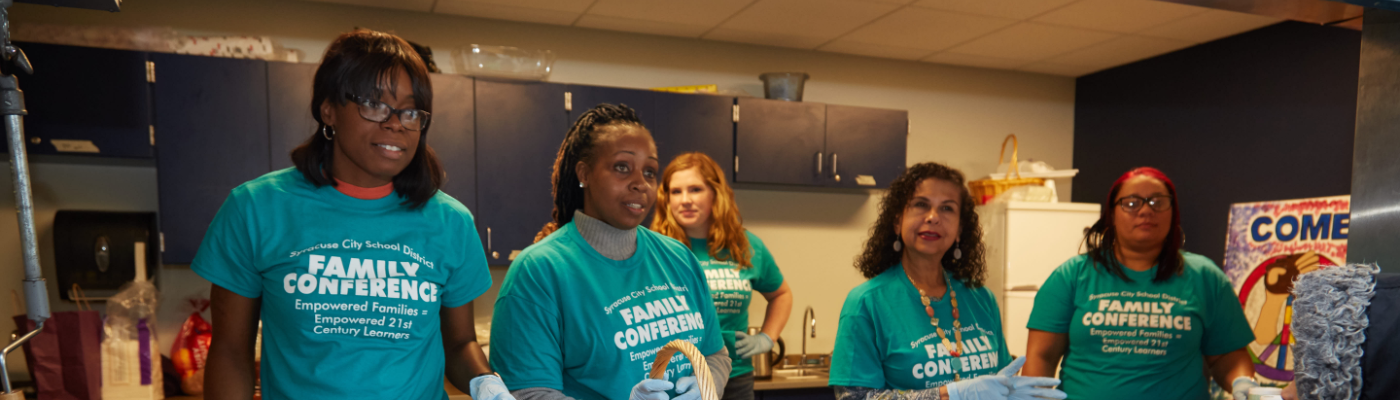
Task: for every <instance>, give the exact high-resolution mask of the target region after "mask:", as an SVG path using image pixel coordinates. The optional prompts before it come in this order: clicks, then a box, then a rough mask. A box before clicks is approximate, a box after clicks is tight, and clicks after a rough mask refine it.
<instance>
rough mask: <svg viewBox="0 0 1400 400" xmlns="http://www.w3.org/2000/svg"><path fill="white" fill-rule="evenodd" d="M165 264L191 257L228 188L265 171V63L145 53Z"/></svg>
mask: <svg viewBox="0 0 1400 400" xmlns="http://www.w3.org/2000/svg"><path fill="white" fill-rule="evenodd" d="M151 60H152V61H153V62H154V63H155V74H156V83H155V85H154V99H155V115H156V118H155V142H156V177H157V178H156V180H157V185H158V189H157V190H158V192H159V201H160V225H161V233H162V235H163V238H164V240H163V242H164V249H165V253H164V261H165V262H166V263H170V264H188V263H190V262H191V261H193V260H194V255H195V251H196V250H198V249H199V243H200V242H201V241H202V240H204V231H205V230H207V229H208V228H209V223H210V222H211V221H213V219H214V214H215V213H217V212H218V211H219V206H220V205H222V204H223V202H224V199H225V198H227V197H228V194H229V191H230V190H232V189H233V188H235V187H237V186H238V185H240V184H242V183H243V182H246V181H248V180H251V179H254V178H257V177H258V176H260V175H262V174H264V173H266V172H267V170H268V165H269V164H268V96H267V63H266V62H264V61H260V60H239V59H228V58H214V57H201V56H188V55H176V54H151Z"/></svg>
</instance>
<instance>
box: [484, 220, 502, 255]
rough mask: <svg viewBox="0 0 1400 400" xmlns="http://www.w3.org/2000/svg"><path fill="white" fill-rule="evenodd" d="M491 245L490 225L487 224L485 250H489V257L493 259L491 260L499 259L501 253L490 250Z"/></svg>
mask: <svg viewBox="0 0 1400 400" xmlns="http://www.w3.org/2000/svg"><path fill="white" fill-rule="evenodd" d="M491 247H492V246H491V227H489V226H488V227H486V251H490V252H491V259H493V260H499V259H501V253H497V252H494V251H491Z"/></svg>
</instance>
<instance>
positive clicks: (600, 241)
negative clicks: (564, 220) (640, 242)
mask: <svg viewBox="0 0 1400 400" xmlns="http://www.w3.org/2000/svg"><path fill="white" fill-rule="evenodd" d="M574 226H575V227H578V234H579V236H583V240H585V241H587V242H588V244H589V245H591V246H593V249H594V250H598V254H602V255H603V257H607V258H609V259H612V260H618V261H622V260H626V259H628V258H632V254H635V253H636V252H637V227H635V226H634V227H632V229H617V227H614V226H612V225H610V224H608V223H607V222H603V220H601V219H597V218H593V217H590V216H588V214H584V213H583V210H575V211H574Z"/></svg>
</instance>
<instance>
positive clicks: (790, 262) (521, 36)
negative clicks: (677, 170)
mask: <svg viewBox="0 0 1400 400" xmlns="http://www.w3.org/2000/svg"><path fill="white" fill-rule="evenodd" d="M123 8H124V11H122V12H120V13H115V14H113V13H106V12H96V11H84V10H72V9H62V8H53V7H47V6H34V5H27V4H18V5H15V6H14V7H13V9H12V11H11V13H10V15H11V17H12V18H13V20H14V21H16V22H18V23H23V22H43V23H56V24H81V25H112V26H168V27H173V28H175V29H177V30H181V31H184V32H200V33H212V34H225V33H226V34H246V35H265V36H272V37H273V38H275V39H277V40H278V41H279V42H281V43H282V44H283V45H285V46H287V47H292V48H299V49H302V50H303V51H304V52H305V54H306V55H307V56H308V58H310V59H313V60H314V59H319V56H320V54H321V53H322V52H323V51H324V48H325V46H326V44H327V43H328V42H329V41H330V39H332V38H333V37H334V36H335V35H336V34H337V33H339V32H342V31H345V30H348V29H350V28H352V27H356V26H360V27H368V28H373V29H380V30H387V31H393V32H395V33H397V34H399V35H402V36H404V37H405V38H408V39H409V40H413V41H416V42H419V43H422V44H426V45H429V46H432V47H433V48H434V49H436V50H435V53H436V54H437V56H436V57H437V60H438V63H439V64H440V65H443V66H444V67H446V68H445V69H450V68H451V62H450V60H449V59H448V56H449V51H448V50H449V49H451V48H453V47H457V46H463V45H467V44H473V43H477V44H495V45H510V46H518V47H526V48H536V49H551V50H553V51H554V52H555V53H556V54H557V55H558V61H557V62H556V63H555V72H554V75H553V76H552V77H551V78H550V80H551V81H556V82H568V83H582V84H595V85H609V86H621V87H634V88H645V87H655V86H673V85H695V84H717V85H719V86H720V89H722V90H731V91H744V92H747V93H751V94H754V95H757V96H762V87H761V86H760V82H759V81H758V79H757V77H758V74H760V73H763V72H772V71H806V72H808V73H809V74H811V76H812V80H811V81H809V82H808V83H807V87H806V100H808V101H815V102H824V103H831V104H847V105H858V106H868V107H881V108H894V109H905V110H909V119H910V123H911V130H910V133H909V150H908V161H909V163H911V164H913V163H918V162H924V161H937V162H942V163H946V164H949V165H951V166H953V167H956V168H960V169H962V170H963V171H964V172H966V173H967V175H968V176H969V178H970V179H976V178H980V177H983V176H985V175H986V174H987V173H988V172H991V171H992V170H993V169H994V168H995V162H996V158H995V152H996V151H997V147H998V146H999V145H1000V143H1001V139H1002V137H1003V136H1005V135H1006V134H1008V133H1015V134H1017V135H1018V136H1019V137H1020V140H1021V155H1022V157H1023V158H1033V159H1036V160H1042V161H1046V162H1048V163H1050V164H1051V165H1054V166H1056V167H1059V168H1069V167H1072V165H1071V160H1072V156H1073V155H1072V139H1073V117H1074V110H1073V108H1074V80H1073V79H1071V78H1064V77H1054V76H1047V75H1036V74H1027V73H1017V72H1004V71H995V70H984V69H975V68H962V67H951V66H942V65H935V64H927V63H919V62H906V61H895V60H884V59H876V58H867V57H859V56H848V55H841V54H833V53H822V52H814V51H805V50H794V49H782V48H772V47H762V46H752V45H743V44H732V43H722V42H710V41H700V40H694V39H683V38H671V37H661V36H646V35H636V34H626V33H617V32H610V31H599V30H587V29H577V28H568V27H559V26H550V25H535V24H524V23H514V22H503V21H492V20H483V19H474V18H466V17H453V16H441V15H432V14H424V13H414V12H406V11H394V10H384V9H372V8H360V7H353V6H339V5H332V4H322V3H313V2H303V1H293V0H244V1H207V0H143V1H131V2H126V3H125V4H124V5H123ZM43 63H44V61H43V60H34V64H35V65H36V68H42V67H43ZM36 169H42V171H43V172H42V173H36V177H35V180H36V182H39V184H40V185H43V186H46V187H50V188H54V189H49V192H50V193H51V194H52V196H53V197H52V198H49V199H47V200H44V202H42V204H47V205H46V207H49V208H53V207H78V206H81V207H86V208H103V209H140V210H149V209H155V199H154V198H155V195H154V186H155V183H154V173H153V172H152V171H151V170H150V169H138V170H137V171H134V172H130V171H126V172H121V173H117V172H112V171H125V170H117V169H114V168H113V167H94V166H82V167H68V166H50V167H43V168H36ZM481 173H489V171H481ZM112 174H115V175H116V176H114V175H112ZM72 178H78V179H76V180H74V179H72ZM99 178H100V179H102V183H104V184H108V185H109V186H110V190H102V191H97V190H96V189H91V190H89V189H85V188H80V187H77V186H80V185H82V184H81V183H80V182H87V181H91V180H93V179H99ZM7 181H8V180H7ZM7 193H8V191H7ZM737 196H738V201H739V204H740V206H741V207H742V210H743V213H744V217H745V219H746V226H747V227H748V228H749V229H750V230H752V231H753V232H755V233H756V234H758V235H759V236H761V237H762V238H763V239H764V240H765V241H766V242H767V243H768V246H769V248H770V249H771V250H772V252H773V253H774V256H775V257H776V258H777V261H778V264H779V266H781V267H782V269H783V271H784V274H785V275H786V276H787V278H788V282H789V283H790V284H791V286H792V287H793V289H794V291H795V293H796V305H795V307H794V315H793V318H792V322H790V323H789V324H788V328H787V329H786V330H785V331H784V334H783V336H784V337H787V338H790V339H791V340H792V341H793V342H792V344H791V347H789V348H790V349H796V348H797V347H799V346H798V343H800V341H801V339H800V338H799V335H800V334H799V332H800V326H799V324H800V318H801V315H800V314H801V312H802V309H803V308H804V307H807V306H812V307H813V308H814V309H815V310H816V313H817V315H818V317H819V321H820V322H819V323H818V324H817V329H818V334H817V337H816V338H815V339H809V340H810V342H809V343H808V348H809V351H812V352H829V351H830V350H831V347H832V344H833V339H834V337H835V331H836V329H835V328H836V320H837V318H836V317H837V315H838V313H839V311H840V308H841V303H842V300H843V299H844V297H845V294H846V292H848V291H849V290H850V289H851V288H853V287H855V286H856V285H858V284H859V283H860V282H862V281H864V280H863V279H862V278H861V277H860V275H859V274H857V273H856V272H855V270H854V268H852V267H851V261H852V258H853V257H854V256H855V255H856V253H857V252H858V251H859V248H860V246H861V245H862V243H863V241H864V239H865V237H866V230H867V229H868V228H869V226H870V224H871V223H872V222H873V221H874V218H875V214H876V204H877V203H878V201H879V198H878V196H879V193H866V192H851V193H814V192H789V191H776V190H751V189H748V190H739V191H738V194H737ZM7 197H8V196H7ZM1060 198H1061V199H1062V200H1066V201H1067V200H1068V198H1069V187H1068V184H1067V183H1065V184H1062V186H1061V193H1060ZM122 199H128V200H125V201H124V200H122ZM12 202H13V200H11V199H9V198H5V199H0V205H4V206H9V205H10V204H12ZM46 212H48V213H49V215H48V217H47V218H48V219H47V220H43V219H42V218H41V224H40V225H41V228H45V229H46V228H47V227H48V226H51V222H52V215H51V213H52V211H51V210H49V211H46ZM12 215H13V214H10V213H0V248H9V249H13V248H17V247H18V242H17V240H16V239H15V238H14V237H15V234H14V228H12V227H13V226H14V225H13V223H11V222H9V221H12V220H13V216H12ZM49 254H51V252H50V253H49ZM19 268H20V267H19V257H18V255H15V252H10V251H5V252H3V254H2V255H0V286H3V287H0V289H7V288H9V287H11V286H13V287H16V288H17V287H18V280H19V278H20V277H21V272H20V269H19ZM503 274H504V271H503V270H497V271H493V274H492V275H493V277H494V278H495V279H496V280H497V286H499V280H500V278H501V277H502V276H503ZM175 275H180V276H185V277H188V276H190V275H192V274H189V273H188V269H187V268H177V269H175V272H174V273H172V274H169V276H168V277H171V278H172V279H185V281H190V282H199V281H198V280H197V278H189V279H186V278H174V276H175ZM200 284H202V282H201V283H200ZM183 286H186V287H188V286H191V285H183ZM494 296H495V291H494V290H493V291H491V292H488V293H487V294H486V296H485V297H483V299H494ZM479 303H483V304H478V305H477V309H478V314H481V315H485V314H486V313H489V311H490V310H489V304H484V303H489V301H481V302H479ZM755 303H756V304H754V315H755V316H756V317H755V320H754V321H753V322H752V323H753V325H758V324H759V323H760V321H758V318H759V317H757V316H761V315H763V309H762V307H763V301H762V300H761V299H760V300H758V301H755ZM167 308H169V307H167ZM163 314H165V315H171V314H169V313H163ZM171 318H179V319H182V318H183V317H182V316H178V313H175V316H172V317H171ZM483 319H484V317H483ZM167 322H171V321H167ZM175 322H178V321H175ZM9 323H10V322H9V321H5V322H0V328H4V327H8V326H9V325H8V324H9ZM794 351H796V350H794Z"/></svg>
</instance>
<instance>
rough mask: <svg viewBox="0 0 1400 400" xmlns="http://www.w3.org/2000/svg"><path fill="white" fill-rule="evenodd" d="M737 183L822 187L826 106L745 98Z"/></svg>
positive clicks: (737, 150) (736, 154)
mask: <svg viewBox="0 0 1400 400" xmlns="http://www.w3.org/2000/svg"><path fill="white" fill-rule="evenodd" d="M737 113H738V114H739V118H738V122H737V123H735V134H734V136H735V138H734V142H735V146H734V157H735V158H736V160H735V163H734V164H735V166H736V168H735V169H734V181H735V182H743V183H776V184H784V185H803V186H819V185H821V184H822V181H823V180H822V176H823V175H824V171H825V170H826V166H825V165H823V163H824V162H825V159H826V154H825V149H826V126H825V119H826V105H825V104H821V103H803V102H790V101H782V100H765V99H750V98H740V99H739V110H737Z"/></svg>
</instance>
